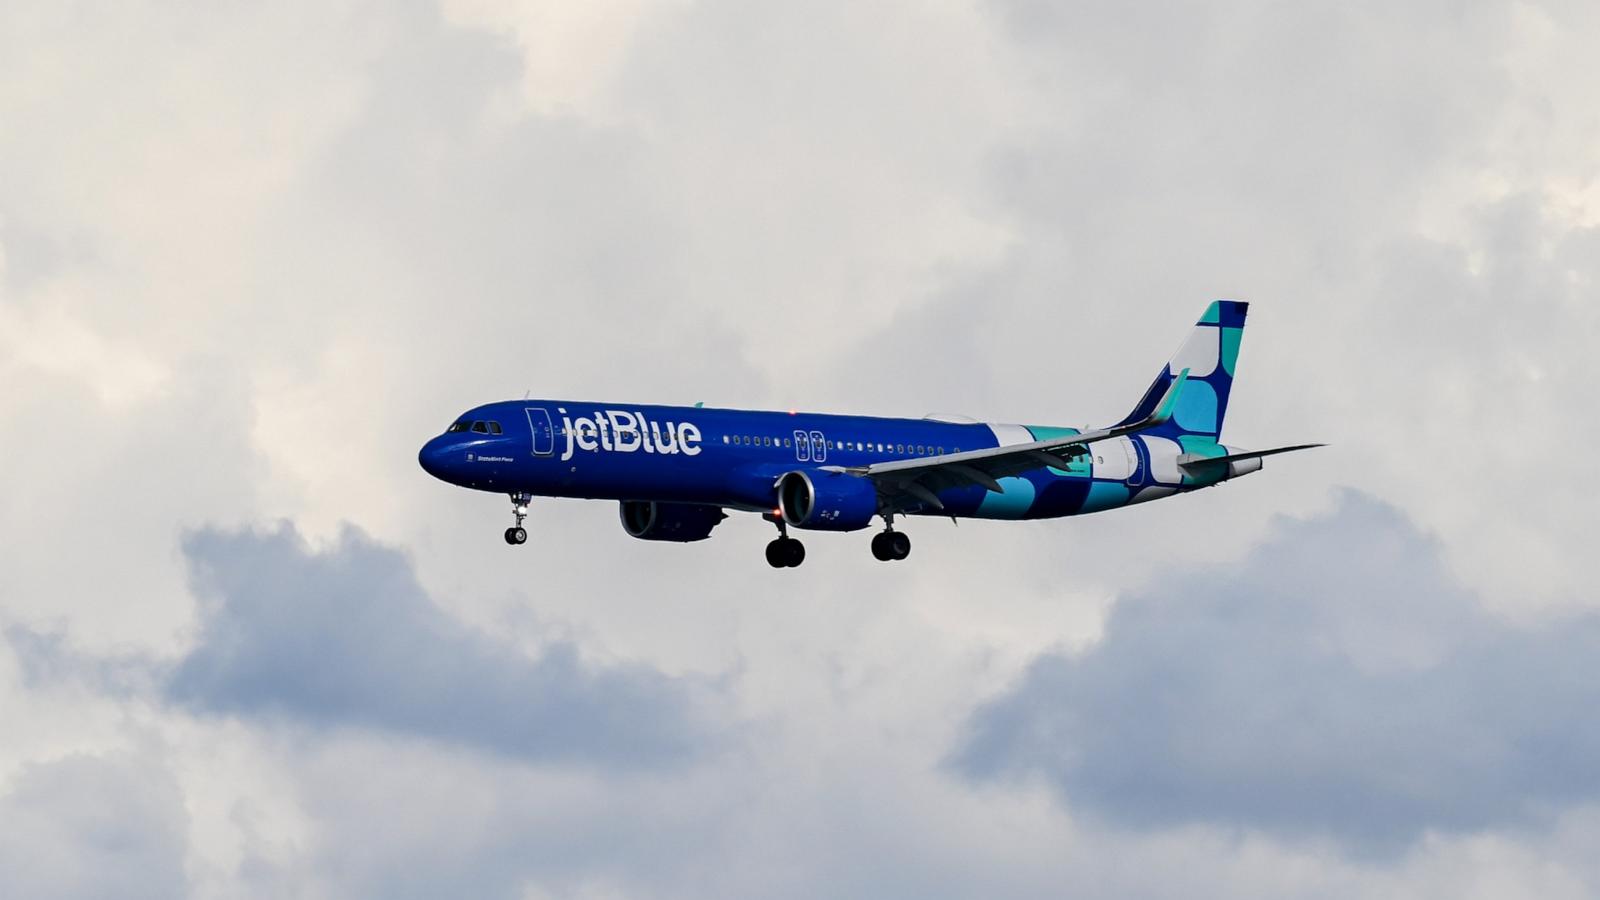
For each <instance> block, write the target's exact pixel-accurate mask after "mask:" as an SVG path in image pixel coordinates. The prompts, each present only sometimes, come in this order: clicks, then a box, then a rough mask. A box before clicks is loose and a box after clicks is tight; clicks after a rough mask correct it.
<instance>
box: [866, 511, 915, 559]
mask: <svg viewBox="0 0 1600 900" xmlns="http://www.w3.org/2000/svg"><path fill="white" fill-rule="evenodd" d="M872 555H873V556H875V557H877V558H878V559H880V560H882V561H883V562H893V561H894V560H897V559H905V558H906V557H908V556H910V555H911V537H910V535H907V534H906V533H905V532H901V531H895V530H894V518H893V517H892V516H884V517H883V530H882V531H880V532H878V533H877V534H875V535H873V536H872Z"/></svg>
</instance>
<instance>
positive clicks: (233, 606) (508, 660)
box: [168, 525, 715, 768]
mask: <svg viewBox="0 0 1600 900" xmlns="http://www.w3.org/2000/svg"><path fill="white" fill-rule="evenodd" d="M184 552H185V554H186V555H187V557H188V559H189V562H190V565H191V566H192V567H193V572H194V582H195V591H196V593H197V594H198V596H199V598H200V604H201V607H200V613H199V616H200V625H199V635H198V639H197V641H196V643H195V646H194V647H193V649H191V650H190V651H189V652H188V654H187V655H186V656H185V657H184V659H183V660H182V661H181V662H180V663H179V664H178V666H177V668H176V671H175V672H174V673H173V676H172V679H171V681H170V684H169V685H168V692H169V694H170V696H171V697H172V698H173V699H174V700H176V701H178V702H180V703H182V704H184V705H187V706H189V707H192V708H194V709H197V710H201V711H205V712H214V713H226V714H234V715H240V716H247V717H257V716H266V717H273V716H282V717H286V718H289V719H293V720H297V721H301V722H305V723H309V724H313V725H318V726H355V727H367V728H375V729H381V730H386V731H390V732H396V733H401V734H409V735H415V736H421V737H426V738H432V739H437V740H442V741H450V742H458V743H461V744H465V745H469V746H474V747H478V748H480V749H483V750H488V751H493V752H496V753H500V754H504V755H506V756H509V757H515V758H522V759H529V760H538V761H568V762H593V763H600V764H604V765H608V766H619V767H624V768H631V767H653V766H659V765H665V764H671V763H677V762H683V761H685V760H688V759H689V758H691V757H693V756H695V755H697V754H699V753H701V752H702V751H704V750H706V749H707V748H708V747H709V746H710V745H711V744H713V743H714V742H715V733H714V729H713V727H712V724H711V719H710V717H709V711H708V706H709V691H708V690H707V686H706V685H704V684H703V683H699V682H695V681H692V680H689V679H680V678H672V677H668V676H666V675H664V674H662V673H660V672H658V671H656V670H654V669H651V668H648V667H645V666H641V665H634V666H619V667H614V668H601V667H598V666H594V665H590V664H588V663H586V662H584V661H583V660H581V659H580V658H579V653H578V648H577V647H576V646H575V645H573V644H572V643H570V642H565V641H555V642H552V643H550V644H549V645H548V646H546V647H545V648H544V650H543V651H542V653H541V654H540V655H539V656H538V657H536V658H534V657H530V656H528V655H526V654H525V653H523V652H522V651H520V650H519V649H517V648H516V647H514V646H512V645H511V644H509V643H507V642H505V641H501V640H496V639H495V638H494V637H493V636H491V635H488V634H483V633H480V632H478V631H475V630H473V629H471V628H468V627H467V626H465V625H463V624H462V623H461V622H459V621H458V620H456V619H454V618H452V617H451V616H449V615H447V614H446V613H445V612H443V611H442V610H441V609H440V608H439V607H438V606H437V605H436V604H435V603H434V602H433V600H432V599H431V598H429V597H428V595H427V594H426V593H425V592H424V591H423V589H422V588H421V586H419V585H418V584H417V582H416V579H415V577H414V576H413V574H412V571H411V567H410V565H409V563H408V562H407V561H406V559H405V558H404V557H403V556H402V555H401V554H400V553H399V552H397V551H394V550H391V549H388V548H384V547H381V546H378V545H375V544H373V543H372V542H370V541H368V540H367V539H366V538H365V537H364V536H362V535H361V534H360V533H358V532H356V531H354V530H353V529H352V530H347V531H346V532H345V533H344V535H343V537H342V538H341V540H340V541H339V543H338V545H337V546H336V547H334V548H332V549H330V550H327V551H325V552H321V553H313V552H311V551H309V550H308V549H307V547H306V546H305V545H304V544H303V543H302V541H301V540H300V538H299V537H298V535H297V534H296V533H295V531H294V529H293V528H291V527H289V526H287V525H285V526H281V527H280V528H278V529H277V530H276V531H271V532H266V533H260V532H222V531H216V530H208V531H201V532H198V533H195V534H192V535H190V536H189V538H188V539H187V540H186V541H185V544H184Z"/></svg>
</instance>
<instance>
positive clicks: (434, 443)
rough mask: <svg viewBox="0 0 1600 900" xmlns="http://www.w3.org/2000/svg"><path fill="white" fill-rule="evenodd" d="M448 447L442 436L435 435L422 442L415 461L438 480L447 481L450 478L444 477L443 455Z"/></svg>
mask: <svg viewBox="0 0 1600 900" xmlns="http://www.w3.org/2000/svg"><path fill="white" fill-rule="evenodd" d="M448 449H449V448H448V447H447V445H446V442H445V440H444V438H443V437H436V438H434V439H433V440H431V441H429V442H427V443H426V444H423V445H422V449H421V450H419V451H418V452H417V462H418V463H419V464H420V465H421V466H422V471H424V472H427V473H428V474H429V475H432V476H433V477H435V478H437V479H439V480H440V481H449V480H450V479H449V478H447V477H445V475H446V466H445V455H446V453H447V452H448Z"/></svg>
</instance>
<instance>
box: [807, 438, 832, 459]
mask: <svg viewBox="0 0 1600 900" xmlns="http://www.w3.org/2000/svg"><path fill="white" fill-rule="evenodd" d="M811 461H812V462H827V461H828V442H827V440H826V439H824V438H823V436H822V432H820V431H813V432H811Z"/></svg>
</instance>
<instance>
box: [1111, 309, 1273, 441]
mask: <svg viewBox="0 0 1600 900" xmlns="http://www.w3.org/2000/svg"><path fill="white" fill-rule="evenodd" d="M1249 308H1250V304H1248V303H1244V302H1241V301H1238V300H1216V301H1213V302H1212V304H1211V305H1210V306H1208V307H1206V313H1205V315H1203V316H1201V317H1200V321H1198V322H1196V323H1195V325H1194V330H1193V331H1191V332H1189V339H1188V340H1186V341H1184V342H1183V346H1182V347H1179V348H1178V352H1177V354H1176V355H1175V356H1173V357H1172V361H1171V362H1168V363H1167V364H1166V366H1165V367H1164V368H1162V370H1161V374H1160V375H1157V376H1156V380H1155V381H1154V382H1152V383H1151V385H1150V389H1149V390H1148V391H1145V393H1144V398H1143V399H1142V400H1140V401H1139V405H1138V406H1135V407H1134V408H1133V412H1131V413H1129V414H1128V417H1127V418H1125V419H1123V420H1122V421H1121V422H1119V423H1118V424H1119V425H1127V424H1131V423H1133V422H1138V421H1140V420H1142V419H1145V418H1147V417H1149V416H1150V415H1152V414H1153V413H1154V412H1155V411H1156V406H1157V405H1158V404H1159V403H1160V402H1161V398H1162V397H1163V396H1165V395H1166V393H1167V389H1168V388H1169V387H1171V386H1172V383H1173V381H1174V380H1176V379H1177V377H1178V375H1177V373H1179V372H1182V371H1183V370H1185V369H1188V370H1189V376H1188V379H1187V381H1185V382H1184V385H1183V388H1182V390H1181V391H1179V393H1178V397H1177V405H1176V407H1175V408H1174V409H1173V411H1172V418H1171V419H1170V420H1169V421H1167V422H1165V423H1164V424H1162V425H1159V426H1156V427H1155V428H1152V429H1150V431H1151V432H1152V433H1154V434H1167V435H1185V434H1193V435H1208V436H1210V437H1212V438H1216V437H1218V436H1220V435H1221V434H1222V418H1223V416H1224V415H1226V414H1227V412H1228V394H1229V392H1230V391H1231V390H1232V388H1233V370H1234V364H1235V363H1236V362H1237V361H1238V359H1239V340H1240V338H1241V337H1242V336H1243V334H1244V317H1245V313H1246V312H1247V311H1248V310H1249Z"/></svg>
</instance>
